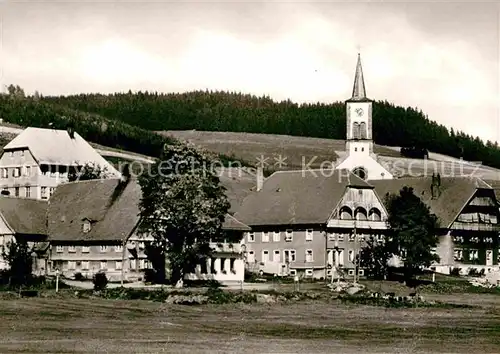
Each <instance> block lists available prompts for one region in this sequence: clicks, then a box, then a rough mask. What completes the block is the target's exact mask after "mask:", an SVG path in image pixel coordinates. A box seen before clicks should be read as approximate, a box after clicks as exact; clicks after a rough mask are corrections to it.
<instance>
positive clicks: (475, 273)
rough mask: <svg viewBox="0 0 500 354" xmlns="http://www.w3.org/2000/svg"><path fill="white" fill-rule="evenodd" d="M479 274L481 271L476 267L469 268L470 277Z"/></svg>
mask: <svg viewBox="0 0 500 354" xmlns="http://www.w3.org/2000/svg"><path fill="white" fill-rule="evenodd" d="M478 275H479V272H478V271H477V269H476V268H469V276H470V277H477V276H478Z"/></svg>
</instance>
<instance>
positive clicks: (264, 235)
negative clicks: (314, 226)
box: [248, 229, 314, 242]
mask: <svg viewBox="0 0 500 354" xmlns="http://www.w3.org/2000/svg"><path fill="white" fill-rule="evenodd" d="M260 234H261V240H262V242H270V240H271V235H270V234H271V232H268V231H263V232H261V233H260ZM313 235H314V232H313V230H311V229H308V230H306V241H312V240H313ZM272 241H273V242H280V241H281V232H279V231H274V232H272ZM285 241H286V242H291V241H293V230H286V231H285ZM248 242H255V232H249V233H248Z"/></svg>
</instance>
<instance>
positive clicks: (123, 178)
mask: <svg viewBox="0 0 500 354" xmlns="http://www.w3.org/2000/svg"><path fill="white" fill-rule="evenodd" d="M121 174H122V176H121V181H122V182H128V181H129V180H130V177H131V173H130V165H129V164H128V163H127V164H125V166H123V170H122V173H121Z"/></svg>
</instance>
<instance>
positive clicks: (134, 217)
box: [47, 179, 249, 242]
mask: <svg viewBox="0 0 500 354" xmlns="http://www.w3.org/2000/svg"><path fill="white" fill-rule="evenodd" d="M121 183H122V182H120V179H103V180H90V181H81V182H72V183H64V184H61V185H59V186H58V187H57V188H56V190H55V192H54V194H53V195H52V196H51V198H50V201H49V206H48V213H47V217H48V232H49V240H51V241H88V242H90V241H124V240H126V239H127V238H128V237H129V236H130V235H131V234H132V233H133V232H134V231H135V229H136V227H137V226H138V224H139V221H140V217H139V213H140V210H139V203H140V201H141V198H142V192H141V187H140V185H139V184H138V183H137V181H136V180H135V179H131V180H130V181H129V182H128V183H127V184H121ZM120 186H124V188H122V189H121V188H120ZM84 220H89V221H90V222H91V230H90V232H86V233H85V232H83V221H84ZM223 229H225V230H240V231H245V230H249V227H248V226H246V225H245V224H243V223H241V222H240V221H238V220H236V219H235V218H234V217H232V216H231V215H229V214H228V215H227V216H226V219H225V222H224V224H223Z"/></svg>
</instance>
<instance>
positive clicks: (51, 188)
mask: <svg viewBox="0 0 500 354" xmlns="http://www.w3.org/2000/svg"><path fill="white" fill-rule="evenodd" d="M54 190H55V188H54V187H50V188H49V196H52V194H54Z"/></svg>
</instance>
